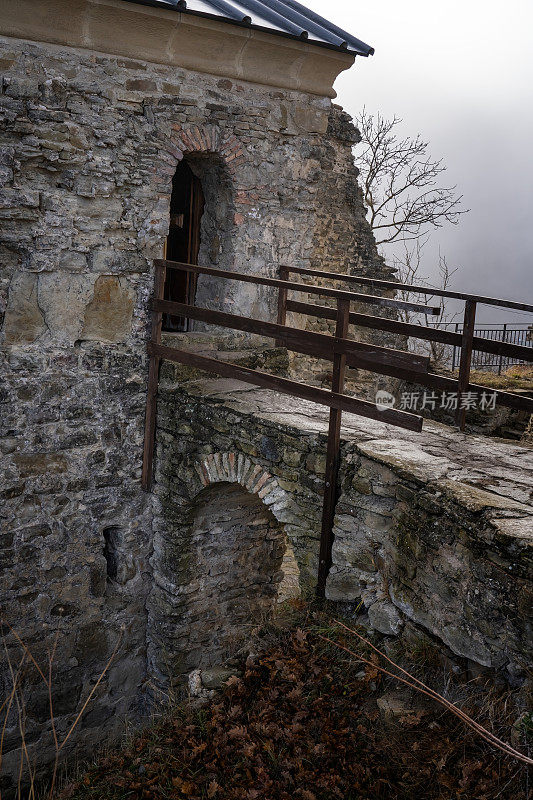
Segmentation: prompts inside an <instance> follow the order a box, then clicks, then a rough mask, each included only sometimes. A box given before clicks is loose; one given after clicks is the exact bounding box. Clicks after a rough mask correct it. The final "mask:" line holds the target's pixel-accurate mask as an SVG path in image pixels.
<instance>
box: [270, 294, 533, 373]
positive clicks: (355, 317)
mask: <svg viewBox="0 0 533 800" xmlns="http://www.w3.org/2000/svg"><path fill="white" fill-rule="evenodd" d="M286 311H294V312H295V313H296V314H305V315H306V316H309V317H319V318H320V319H331V320H335V319H336V318H337V312H336V310H335V309H334V308H329V307H328V306H319V305H315V304H314V303H299V302H297V301H296V300H287V303H286ZM350 325H358V326H359V327H361V328H371V329H373V330H378V331H387V332H388V333H395V334H398V336H408V337H410V338H412V339H424V340H426V341H429V342H440V343H441V344H449V345H452V346H453V347H461V344H462V341H463V338H462V336H461V334H460V333H453V331H445V330H442V329H441V328H430V327H429V326H427V325H415V324H411V323H409V322H398V320H393V319H385V317H374V316H370V315H369V314H358V313H354V312H352V313H351V314H350ZM472 341H473V350H476V351H479V352H481V353H492V354H494V355H497V356H500V355H501V356H507V357H508V358H516V359H520V360H521V361H532V362H533V344H532V346H531V347H525V346H524V345H521V344H511V343H509V342H500V341H498V340H496V339H486V338H485V337H482V336H474V337H473V340H472Z"/></svg>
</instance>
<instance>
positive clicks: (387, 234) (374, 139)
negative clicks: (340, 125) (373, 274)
mask: <svg viewBox="0 0 533 800" xmlns="http://www.w3.org/2000/svg"><path fill="white" fill-rule="evenodd" d="M401 122H402V120H401V119H399V118H398V117H393V118H392V119H385V118H384V117H382V116H381V115H380V114H377V115H376V116H373V115H371V114H368V113H367V112H366V110H365V109H363V112H362V113H361V115H360V116H359V118H358V120H357V123H358V127H359V130H360V132H361V137H362V138H361V143H360V148H361V149H360V152H359V153H358V166H359V169H360V171H361V177H362V182H363V193H364V198H365V203H366V205H367V206H368V209H369V212H370V213H369V222H370V226H371V227H372V229H373V230H374V231H376V232H377V231H379V234H378V237H379V238H378V239H377V243H378V244H390V243H391V242H403V241H412V240H413V239H418V238H419V237H420V236H424V234H425V233H427V231H428V230H431V229H432V228H441V227H442V226H443V225H444V224H445V223H446V222H449V223H450V224H452V225H456V224H457V223H458V221H459V217H460V215H461V214H465V213H466V211H467V209H464V208H462V195H457V191H456V190H457V187H456V186H441V185H440V182H441V179H442V177H443V173H445V172H446V167H445V166H444V164H443V162H442V160H437V161H436V160H433V159H432V158H431V157H430V156H429V155H428V147H429V144H428V142H425V141H424V140H423V139H422V137H421V136H420V135H417V136H416V137H414V138H411V137H406V138H401V137H400V136H399V135H398V133H397V126H398V125H400V124H401Z"/></svg>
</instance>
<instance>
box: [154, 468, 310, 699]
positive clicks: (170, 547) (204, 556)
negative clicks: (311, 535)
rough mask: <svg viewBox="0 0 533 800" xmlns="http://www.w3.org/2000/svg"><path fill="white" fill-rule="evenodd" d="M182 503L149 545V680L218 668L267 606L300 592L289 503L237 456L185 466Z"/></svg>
mask: <svg viewBox="0 0 533 800" xmlns="http://www.w3.org/2000/svg"><path fill="white" fill-rule="evenodd" d="M191 467H192V468H191V470H190V472H189V475H190V476H191V477H190V484H189V487H188V492H187V494H188V499H187V501H186V502H184V503H183V504H180V505H179V506H178V505H177V506H176V507H175V509H174V511H173V515H172V524H171V526H169V528H168V529H167V530H166V532H165V535H164V536H162V535H157V536H156V537H155V540H154V550H155V553H154V559H153V567H154V580H155V588H154V593H153V595H152V598H151V601H150V617H151V620H150V625H149V628H150V629H149V650H150V662H151V664H152V674H153V676H154V678H155V679H156V681H157V682H160V683H167V682H168V680H169V679H170V680H175V681H177V682H180V681H183V680H184V679H185V678H186V676H187V675H188V674H189V673H190V672H191V671H192V670H194V669H197V668H199V667H200V668H204V667H207V666H213V665H216V664H220V663H222V662H223V661H224V660H225V658H227V657H229V655H230V654H231V653H232V652H234V651H235V650H236V649H238V647H239V646H240V643H242V642H243V641H244V640H245V639H246V637H247V635H248V634H249V633H250V630H251V629H252V628H253V627H255V626H257V625H258V624H261V622H263V621H264V620H265V619H266V618H268V616H269V615H270V614H272V613H273V612H274V609H275V607H276V605H277V604H278V603H280V602H282V601H284V600H287V599H289V598H293V597H297V596H299V595H300V593H301V589H300V581H299V568H298V564H297V562H296V559H295V556H294V550H293V546H292V543H291V542H290V541H289V540H288V538H287V535H286V532H285V527H284V524H283V523H284V521H285V520H286V519H287V516H288V515H289V514H290V510H289V506H290V505H291V501H290V497H289V496H288V495H287V494H286V493H285V492H284V491H283V490H282V489H281V488H280V486H279V484H278V482H277V480H276V479H275V478H274V477H273V476H272V475H270V474H269V473H268V472H266V471H265V470H264V468H263V467H262V466H261V465H259V464H255V463H253V462H252V461H250V459H248V458H247V457H245V456H243V455H242V454H236V453H216V454H213V455H209V456H207V457H205V458H203V459H201V460H198V461H196V462H195V463H194V466H193V465H191Z"/></svg>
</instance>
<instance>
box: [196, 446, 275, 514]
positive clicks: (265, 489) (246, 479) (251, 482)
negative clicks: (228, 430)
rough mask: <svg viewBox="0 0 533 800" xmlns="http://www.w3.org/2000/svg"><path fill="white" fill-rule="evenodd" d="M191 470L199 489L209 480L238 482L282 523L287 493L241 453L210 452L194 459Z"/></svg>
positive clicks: (208, 483)
mask: <svg viewBox="0 0 533 800" xmlns="http://www.w3.org/2000/svg"><path fill="white" fill-rule="evenodd" d="M195 469H196V472H197V474H198V477H199V478H200V483H201V484H202V488H205V487H207V486H210V485H211V484H213V483H239V484H240V485H241V486H242V487H243V488H244V489H246V491H248V492H251V493H252V494H257V496H258V497H259V499H260V500H262V501H263V503H264V504H265V505H266V506H268V507H269V508H270V510H271V511H272V513H273V514H274V516H275V517H276V519H277V520H278V522H285V518H286V513H285V512H286V511H287V510H288V509H289V507H290V505H291V500H290V496H289V495H288V494H287V492H285V491H284V490H283V489H282V488H281V487H280V485H279V483H278V481H277V480H276V478H274V477H273V476H272V475H271V474H270V473H269V472H267V471H266V470H265V469H264V468H263V467H262V466H261V465H260V464H256V463H254V462H253V461H251V460H250V459H249V458H248V457H247V456H244V455H243V454H242V453H213V454H211V455H209V456H206V457H205V458H203V459H202V460H201V461H197V462H196V464H195Z"/></svg>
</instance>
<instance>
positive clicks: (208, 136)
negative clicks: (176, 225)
mask: <svg viewBox="0 0 533 800" xmlns="http://www.w3.org/2000/svg"><path fill="white" fill-rule="evenodd" d="M155 143H156V146H157V151H158V152H157V156H156V158H155V163H154V166H153V172H152V175H151V178H150V180H149V184H150V193H149V194H150V195H151V200H149V201H148V209H147V215H146V217H145V218H144V219H143V220H141V221H140V224H139V229H138V237H139V240H140V242H141V243H142V244H143V245H144V246H146V247H147V248H148V251H147V255H148V257H153V258H160V257H161V246H162V241H163V240H164V237H165V236H166V235H167V233H168V221H169V213H170V197H171V194H172V178H173V177H174V174H175V172H176V167H177V166H178V164H179V163H180V161H182V160H183V158H185V157H186V156H187V155H192V154H198V155H202V154H204V155H207V156H209V155H212V156H216V157H217V159H218V160H219V163H220V165H221V167H222V168H223V170H224V172H225V173H226V174H227V177H228V179H229V181H230V183H231V185H232V195H233V196H232V206H234V217H233V220H232V224H240V223H241V222H242V220H243V219H244V213H245V211H246V209H247V196H246V193H245V192H244V191H243V190H242V189H238V188H237V184H238V183H239V180H238V172H239V168H240V167H241V166H242V165H243V164H244V163H245V161H246V151H245V149H244V146H243V144H242V142H240V141H239V139H238V138H237V137H236V136H235V135H234V134H233V133H231V132H230V131H227V130H224V129H223V128H220V127H219V126H217V125H189V126H182V125H179V124H174V125H173V126H172V128H171V129H170V131H162V130H160V129H157V130H156V135H155Z"/></svg>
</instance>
